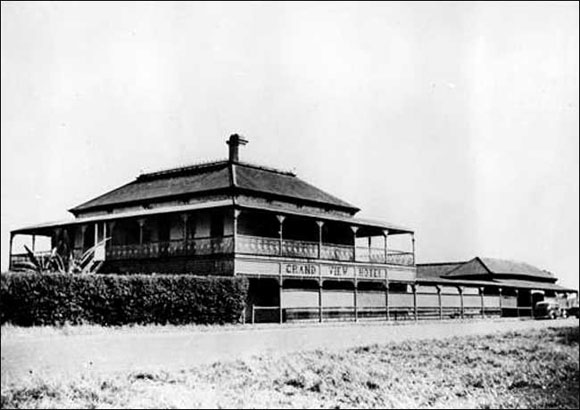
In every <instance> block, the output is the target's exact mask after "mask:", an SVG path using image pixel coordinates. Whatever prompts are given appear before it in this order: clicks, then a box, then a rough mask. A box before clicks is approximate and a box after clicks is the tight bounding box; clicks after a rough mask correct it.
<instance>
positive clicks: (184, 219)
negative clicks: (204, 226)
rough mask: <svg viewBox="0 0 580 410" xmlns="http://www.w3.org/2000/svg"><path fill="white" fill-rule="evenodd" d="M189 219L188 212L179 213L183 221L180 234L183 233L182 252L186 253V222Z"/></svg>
mask: <svg viewBox="0 0 580 410" xmlns="http://www.w3.org/2000/svg"><path fill="white" fill-rule="evenodd" d="M188 220H189V215H188V214H181V221H182V222H183V226H182V235H183V241H182V244H181V246H182V247H183V254H184V255H185V254H187V223H188Z"/></svg>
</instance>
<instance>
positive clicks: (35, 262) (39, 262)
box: [21, 238, 111, 275]
mask: <svg viewBox="0 0 580 410" xmlns="http://www.w3.org/2000/svg"><path fill="white" fill-rule="evenodd" d="M109 239H111V238H105V239H103V240H102V241H100V242H98V243H96V244H95V245H94V246H92V247H91V248H89V249H87V250H86V251H85V252H83V254H82V255H81V256H80V257H75V255H74V253H73V252H70V254H69V255H68V257H67V258H63V256H62V255H60V254H59V253H58V252H57V248H53V249H52V251H51V252H50V254H49V255H48V256H44V255H43V256H40V255H35V254H34V252H32V251H31V250H30V249H29V248H28V246H26V245H24V248H25V249H26V254H27V255H28V261H25V262H22V264H21V266H22V267H23V268H24V269H25V270H27V271H32V272H36V273H74V274H81V275H87V274H93V273H97V272H98V270H99V269H100V267H101V266H102V265H103V262H104V261H102V260H101V261H96V260H95V252H96V250H97V249H98V248H99V247H102V246H105V243H106V242H107V241H108V240H109Z"/></svg>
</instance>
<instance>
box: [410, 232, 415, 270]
mask: <svg viewBox="0 0 580 410" xmlns="http://www.w3.org/2000/svg"><path fill="white" fill-rule="evenodd" d="M411 244H412V245H413V265H414V264H415V233H414V232H413V233H411Z"/></svg>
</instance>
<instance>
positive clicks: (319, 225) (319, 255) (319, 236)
mask: <svg viewBox="0 0 580 410" xmlns="http://www.w3.org/2000/svg"><path fill="white" fill-rule="evenodd" d="M316 224H317V225H318V259H320V257H321V256H322V227H323V226H324V222H323V221H316Z"/></svg>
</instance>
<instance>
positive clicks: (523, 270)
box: [480, 258, 554, 279]
mask: <svg viewBox="0 0 580 410" xmlns="http://www.w3.org/2000/svg"><path fill="white" fill-rule="evenodd" d="M480 259H481V261H482V262H483V263H484V265H485V266H486V267H487V269H489V270H490V271H491V272H492V273H494V274H514V275H526V276H535V277H538V278H540V277H541V278H549V279H554V275H552V274H551V273H550V272H547V271H545V270H541V269H539V268H536V267H535V266H532V265H530V264H528V263H525V262H518V261H512V260H508V259H497V258H480Z"/></svg>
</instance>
